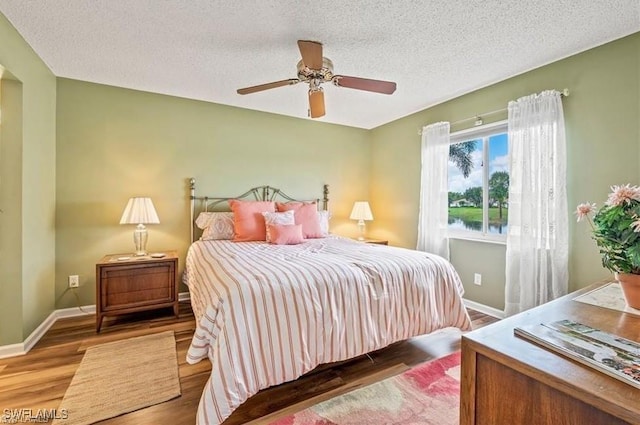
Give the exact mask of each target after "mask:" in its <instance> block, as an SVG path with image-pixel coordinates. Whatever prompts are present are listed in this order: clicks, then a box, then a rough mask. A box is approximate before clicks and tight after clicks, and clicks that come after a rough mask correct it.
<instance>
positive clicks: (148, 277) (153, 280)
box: [100, 263, 173, 294]
mask: <svg viewBox="0 0 640 425" xmlns="http://www.w3.org/2000/svg"><path fill="white" fill-rule="evenodd" d="M172 278H173V263H165V264H150V265H148V266H145V267H140V266H120V267H110V268H104V269H102V272H101V276H100V279H101V280H102V282H103V287H102V293H103V294H105V293H109V294H120V293H126V292H133V291H144V290H147V289H149V290H152V289H156V288H163V287H164V288H167V287H170V286H171V285H170V283H171V282H170V280H171V279H172Z"/></svg>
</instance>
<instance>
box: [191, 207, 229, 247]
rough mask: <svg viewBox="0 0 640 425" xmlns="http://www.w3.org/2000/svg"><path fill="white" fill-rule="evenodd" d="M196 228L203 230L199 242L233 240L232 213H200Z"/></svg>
mask: <svg viewBox="0 0 640 425" xmlns="http://www.w3.org/2000/svg"><path fill="white" fill-rule="evenodd" d="M196 226H198V227H199V228H200V229H202V230H203V232H202V236H201V237H200V240H201V241H211V240H229V239H233V236H234V231H233V213H232V212H201V213H200V215H198V218H197V219H196Z"/></svg>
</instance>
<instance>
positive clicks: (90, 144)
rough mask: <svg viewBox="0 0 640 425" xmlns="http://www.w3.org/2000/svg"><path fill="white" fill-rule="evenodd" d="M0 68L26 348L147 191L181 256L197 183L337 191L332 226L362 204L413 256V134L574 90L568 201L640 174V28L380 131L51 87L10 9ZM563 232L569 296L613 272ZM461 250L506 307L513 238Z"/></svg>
mask: <svg viewBox="0 0 640 425" xmlns="http://www.w3.org/2000/svg"><path fill="white" fill-rule="evenodd" d="M0 65H2V66H3V67H4V68H5V69H6V71H7V72H5V74H4V77H3V79H2V82H1V86H0V107H2V112H3V115H2V118H3V123H2V127H1V128H0V209H1V210H3V213H0V290H1V292H0V345H7V344H12V343H18V342H22V341H24V339H25V338H26V337H27V336H28V335H29V334H30V333H31V332H32V331H33V330H34V329H35V328H36V327H37V326H38V325H39V324H40V323H41V322H42V321H43V320H44V319H45V318H46V317H47V315H48V314H49V313H50V312H51V311H52V310H53V309H54V308H63V307H72V306H75V305H76V300H75V298H74V297H73V296H72V295H71V294H70V293H69V291H68V290H67V276H68V275H70V274H78V275H80V283H81V286H80V288H79V290H78V293H79V296H80V302H81V303H82V304H93V303H94V302H95V298H94V297H95V293H94V282H95V277H94V273H95V263H96V261H97V260H98V259H99V258H100V257H101V256H103V255H104V254H107V253H118V252H122V253H125V252H131V250H132V249H133V242H132V232H133V226H121V225H119V224H118V222H119V218H120V214H121V213H122V210H123V208H124V206H125V204H126V202H127V200H128V198H129V197H131V196H140V195H145V196H151V197H152V198H153V200H154V203H155V205H156V209H157V210H158V214H159V216H160V221H161V224H159V225H150V226H149V234H150V236H149V238H150V240H149V249H150V250H152V251H161V250H166V249H178V250H179V252H180V254H181V259H182V260H183V259H184V254H185V252H186V249H187V247H188V244H189V240H188V237H189V218H188V212H189V204H188V198H187V196H188V184H187V180H188V178H190V177H195V178H196V179H197V181H198V189H199V193H200V194H208V195H221V196H234V195H236V194H238V193H240V192H243V191H244V190H246V189H247V188H248V187H252V186H256V185H262V184H269V185H272V186H275V187H281V188H282V189H284V190H285V191H286V192H287V193H288V194H290V195H292V196H294V197H310V196H313V197H316V196H321V190H322V185H323V184H324V183H328V184H330V186H331V194H330V198H331V202H330V209H331V211H332V213H333V216H334V218H333V219H332V230H333V231H334V232H336V233H338V234H343V235H346V236H354V235H355V234H356V233H357V228H356V226H355V225H354V224H353V222H352V221H350V220H348V215H349V212H350V210H351V206H352V205H353V201H354V200H356V199H366V198H368V199H370V201H371V204H372V208H373V211H374V215H375V221H373V222H372V223H370V224H369V225H368V229H369V230H370V236H372V237H377V238H384V239H389V240H390V242H391V243H392V244H395V245H400V246H405V247H409V248H413V247H415V243H416V234H417V220H418V202H419V191H420V188H419V182H420V136H419V135H418V130H420V129H421V128H422V127H423V126H424V125H426V124H430V123H433V122H436V121H441V120H447V121H456V120H459V119H462V118H467V117H471V116H474V115H482V113H483V112H486V111H493V110H496V109H500V108H504V107H506V104H507V102H508V101H509V100H513V99H516V98H518V97H520V96H524V95H527V94H531V93H535V92H540V91H542V90H544V89H550V88H555V89H562V88H565V87H567V88H569V89H570V90H571V96H570V97H569V98H567V99H565V100H564V105H565V117H566V124H567V141H568V165H569V171H568V194H569V205H570V208H573V206H574V205H575V204H577V203H578V202H582V201H587V200H589V201H593V202H599V203H602V201H603V200H604V199H605V197H606V194H607V192H608V188H609V186H610V185H612V184H619V183H626V182H630V183H634V184H635V183H638V182H639V181H640V167H639V164H640V119H639V117H640V105H639V104H640V83H639V82H640V34H634V35H632V36H630V37H626V38H624V39H621V40H618V41H615V42H613V43H609V44H607V45H604V46H601V47H598V48H596V49H592V50H590V51H587V52H584V53H582V54H579V55H575V56H572V57H569V58H567V59H565V60H562V61H559V62H555V63H552V64H550V65H547V66H544V67H541V68H539V69H536V70H533V71H530V72H528V73H526V74H523V75H520V76H517V77H514V78H511V79H509V80H506V81H503V82H501V83H498V84H495V85H493V86H490V87H487V88H484V89H481V90H478V91H475V92H473V93H470V94H467V95H465V96H461V97H459V98H456V99H453V100H451V101H449V102H446V103H443V104H441V105H437V106H435V107H432V108H429V109H426V110H424V111H420V112H418V113H415V114H412V115H410V116H407V117H405V118H402V119H400V120H396V121H394V122H392V123H389V124H387V125H384V126H381V127H379V128H376V129H374V130H371V131H367V130H360V129H355V128H350V127H344V126H337V125H330V124H324V123H321V122H318V121H311V120H304V119H296V118H289V117H284V116H279V115H273V114H267V113H262V112H256V111H250V110H245V109H239V108H234V107H228V106H222V105H216V104H212V103H205V102H198V101H193V100H186V99H181V98H175V97H170V96H163V95H157V94H150V93H145V92H139V91H134V90H126V89H120V88H115V87H109V86H103V85H98V84H91V83H84V82H79V81H74V80H68V79H57V81H56V78H55V77H54V76H53V75H52V74H51V72H50V71H49V70H48V69H47V67H46V66H45V65H44V64H43V62H42V61H41V60H40V59H39V58H38V56H37V55H36V54H35V53H34V52H33V51H32V50H31V48H30V47H29V46H28V45H27V44H26V42H25V41H24V40H23V39H22V37H21V36H20V35H19V34H18V33H17V32H16V31H15V29H14V28H13V27H12V26H11V25H10V24H9V22H8V21H7V20H6V19H5V17H4V16H2V15H1V14H0ZM505 117H506V114H502V115H500V114H496V115H494V116H491V117H485V122H490V121H493V120H499V119H504V118H505ZM462 128H463V127H461V126H458V127H454V128H453V131H456V130H460V129H462ZM569 231H570V273H571V277H570V279H571V289H572V290H573V289H576V288H579V287H583V286H585V285H588V284H589V283H591V282H593V281H596V280H599V279H602V278H604V277H606V276H608V273H607V272H606V271H605V270H604V269H602V268H601V267H600V265H599V264H600V258H599V256H598V253H597V250H596V248H595V245H594V243H593V241H592V240H591V239H590V235H589V232H588V230H587V229H586V226H577V225H576V224H575V222H574V221H573V220H571V222H570V229H569ZM451 253H452V262H453V263H454V265H455V266H456V267H457V269H458V270H459V273H460V275H461V277H462V279H463V281H464V284H465V287H466V289H467V298H469V299H471V300H474V301H477V302H480V303H483V304H487V305H490V306H493V307H495V308H498V309H502V307H503V302H504V245H499V244H484V243H478V242H470V241H463V240H455V241H452V244H451ZM182 267H183V264H181V268H182ZM473 273H482V274H483V285H482V286H474V285H472V284H470V283H471V281H472V277H473ZM183 290H184V288H183Z"/></svg>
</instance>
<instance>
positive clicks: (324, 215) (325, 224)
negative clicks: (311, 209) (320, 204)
mask: <svg viewBox="0 0 640 425" xmlns="http://www.w3.org/2000/svg"><path fill="white" fill-rule="evenodd" d="M330 218H331V214H330V213H329V211H318V221H319V222H320V230H321V231H322V236H323V237H326V236H329V219H330Z"/></svg>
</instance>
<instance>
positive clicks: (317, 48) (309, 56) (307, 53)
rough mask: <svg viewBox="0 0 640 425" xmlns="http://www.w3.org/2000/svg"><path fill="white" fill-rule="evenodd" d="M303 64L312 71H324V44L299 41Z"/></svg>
mask: <svg viewBox="0 0 640 425" xmlns="http://www.w3.org/2000/svg"><path fill="white" fill-rule="evenodd" d="M298 48H299V49H300V54H301V55H302V63H304V64H305V65H306V66H307V67H308V68H311V69H322V43H318V42H317V41H309V40H298Z"/></svg>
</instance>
